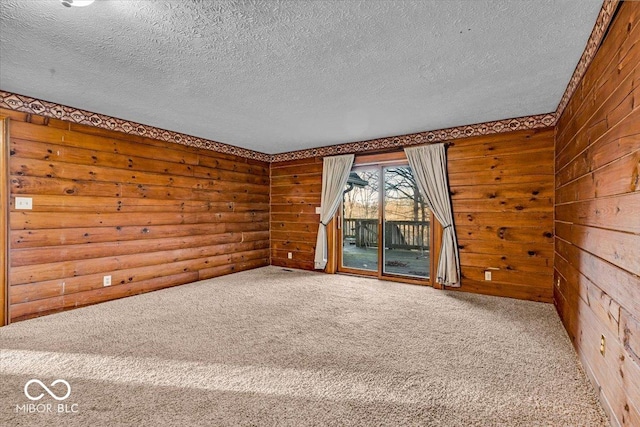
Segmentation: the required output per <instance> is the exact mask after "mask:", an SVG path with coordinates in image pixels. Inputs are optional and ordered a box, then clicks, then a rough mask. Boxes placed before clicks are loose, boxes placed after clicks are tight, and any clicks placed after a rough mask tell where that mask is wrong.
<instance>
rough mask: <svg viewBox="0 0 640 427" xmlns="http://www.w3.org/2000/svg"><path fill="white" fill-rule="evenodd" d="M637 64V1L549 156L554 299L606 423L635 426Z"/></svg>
mask: <svg viewBox="0 0 640 427" xmlns="http://www.w3.org/2000/svg"><path fill="white" fill-rule="evenodd" d="M639 64H640V3H638V2H623V3H622V5H621V6H620V9H619V10H618V15H617V16H616V18H615V20H614V21H613V23H612V26H611V28H610V30H609V33H608V35H607V37H606V38H605V40H604V42H603V43H602V45H601V47H600V50H599V51H598V53H597V55H596V57H595V58H594V60H593V62H592V63H591V65H590V67H589V69H588V70H587V73H586V74H585V76H584V78H583V80H582V81H581V82H580V85H579V87H578V89H577V91H576V92H575V94H574V95H573V98H572V99H571V100H570V102H569V104H568V106H567V108H566V110H565V111H564V113H563V114H562V116H561V118H560V119H559V122H558V125H557V137H556V159H555V163H556V202H557V205H556V209H555V216H556V242H555V274H556V283H557V286H556V287H555V289H554V291H555V292H554V293H555V303H556V306H557V309H558V312H559V314H560V316H561V318H562V321H563V323H564V325H565V327H566V329H567V331H568V333H569V335H570V337H571V339H572V340H573V344H574V346H575V348H576V350H577V352H578V355H579V357H580V359H581V361H582V364H583V366H584V368H585V370H586V371H587V374H588V375H589V377H590V378H591V379H592V381H593V382H594V383H595V386H596V390H598V391H599V393H600V398H601V401H602V402H603V406H604V407H605V409H607V410H608V412H609V413H610V416H611V417H612V420H613V423H612V424H613V425H617V424H620V425H628V426H640V278H639V277H638V276H639V275H640V182H639V175H640V69H639V66H638V65H639ZM602 337H604V340H605V351H604V354H601V352H600V344H601V339H602Z"/></svg>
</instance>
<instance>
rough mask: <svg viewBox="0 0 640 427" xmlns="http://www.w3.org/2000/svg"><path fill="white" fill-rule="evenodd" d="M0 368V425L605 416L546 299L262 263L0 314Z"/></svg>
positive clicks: (576, 419)
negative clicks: (154, 288) (145, 290)
mask: <svg viewBox="0 0 640 427" xmlns="http://www.w3.org/2000/svg"><path fill="white" fill-rule="evenodd" d="M0 377H1V378H0V425H2V426H14V425H15V426H23V425H24V426H28V425H43V426H45V425H46V426H51V425H65V426H117V425H135V426H139V425H148V426H192V425H207V426H216V425H234V426H235V425H242V426H254V425H255V426H262V425H266V426H272V425H289V426H304V425H335V426H349V425H362V426H377V425H388V426H399V425H424V426H492V425H495V426H600V425H607V424H606V421H605V418H604V416H603V413H602V412H601V409H600V408H599V406H598V404H597V402H596V398H595V395H594V393H593V391H592V389H591V388H590V387H589V385H588V382H587V381H586V379H585V377H584V374H583V373H582V371H581V370H580V368H579V366H578V364H577V361H576V357H575V355H574V352H573V349H572V347H571V345H570V343H569V340H568V338H567V336H566V334H565V332H564V330H563V329H562V326H561V324H560V321H559V319H558V316H557V315H556V313H555V311H554V308H553V306H552V305H549V304H540V303H533V302H525V301H517V300H512V299H506V298H495V297H487V296H481V295H472V294H463V293H454V292H443V291H436V290H433V289H431V288H426V287H419V286H412V285H403V284H398V283H390V282H381V281H377V280H372V279H364V278H356V277H347V276H331V275H325V274H320V273H310V272H303V271H284V270H283V269H281V268H276V267H266V268H262V269H257V270H252V271H248V272H243V273H237V274H234V275H231V276H226V277H221V278H217V279H213V280H207V281H203V282H199V283H194V284H191V285H186V286H181V287H176V288H171V289H166V290H163V291H158V292H154V293H150V294H145V295H140V296H136V297H132V298H127V299H123V300H118V301H112V302H108V303H104V304H101V305H96V306H91V307H87V308H82V309H78V310H74V311H70V312H66V313H60V314H56V315H52V316H48V317H43V318H39V319H34V320H28V321H24V322H20V323H16V324H13V325H10V326H8V327H5V328H0ZM31 379H36V380H39V381H41V382H42V384H39V383H35V382H32V383H31V384H30V385H29V387H28V388H27V393H28V394H29V395H30V396H31V397H33V398H37V397H38V396H39V395H41V394H42V395H43V397H42V398H41V399H40V400H34V401H32V400H29V399H28V398H27V397H26V395H25V392H24V388H25V384H26V383H27V382H28V381H29V380H31ZM57 379H63V380H65V381H67V382H68V383H69V385H70V388H71V394H70V395H69V397H68V398H66V399H65V400H60V401H58V400H56V399H54V397H53V396H52V395H54V396H56V397H58V398H63V397H64V395H65V394H66V393H67V391H68V389H67V387H66V385H65V384H64V383H61V382H58V383H56V384H55V385H53V386H52V383H53V382H54V381H55V380H57ZM43 385H44V386H45V387H47V389H49V390H50V391H51V394H50V393H49V392H48V391H47V390H46V389H45V388H44V387H43ZM28 404H32V405H34V406H33V407H31V408H34V409H35V410H36V411H37V410H40V411H43V412H42V413H37V412H36V413H29V408H30V407H29V406H27V405H28ZM35 405H39V406H35ZM47 405H49V407H47ZM58 405H62V406H58ZM74 405H75V406H74ZM47 408H49V409H50V412H48V409H47Z"/></svg>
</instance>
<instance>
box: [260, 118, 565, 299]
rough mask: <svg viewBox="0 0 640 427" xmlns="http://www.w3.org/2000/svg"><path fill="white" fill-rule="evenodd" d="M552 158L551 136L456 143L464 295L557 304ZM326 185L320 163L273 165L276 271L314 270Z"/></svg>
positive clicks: (527, 134) (454, 182)
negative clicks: (489, 276) (488, 275)
mask: <svg viewBox="0 0 640 427" xmlns="http://www.w3.org/2000/svg"><path fill="white" fill-rule="evenodd" d="M553 154H554V131H553V129H545V130H537V131H518V132H511V133H504V134H497V135H489V136H482V137H475V138H466V139H459V140H455V141H453V145H452V146H451V147H450V148H449V150H448V159H449V164H448V167H449V174H450V183H451V191H452V193H453V196H452V198H453V210H454V215H455V221H456V229H457V231H458V238H459V240H460V244H461V263H462V274H463V276H464V277H463V281H462V288H460V290H462V291H469V292H478V293H484V294H491V295H501V296H509V297H514V298H522V299H530V300H536V301H546V302H551V301H552V299H553V282H552V279H553V176H554V169H553ZM532 159H534V160H535V161H534V162H532ZM321 177H322V159H321V158H311V159H305V160H295V161H290V162H281V163H272V164H271V260H272V264H274V265H280V266H284V267H296V268H304V269H309V270H311V269H313V253H314V247H315V242H316V233H317V228H318V220H319V215H316V214H315V207H316V206H319V205H320V191H321V186H322V179H321ZM288 252H291V253H292V255H293V259H288V258H287V254H288ZM489 267H492V268H499V270H497V271H493V281H491V282H487V281H484V271H485V269H487V268H489Z"/></svg>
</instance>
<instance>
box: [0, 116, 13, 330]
mask: <svg viewBox="0 0 640 427" xmlns="http://www.w3.org/2000/svg"><path fill="white" fill-rule="evenodd" d="M0 189H1V190H2V191H1V192H0V194H2V196H1V197H0V207H2V213H1V214H0V246H2V250H1V251H0V267H1V268H0V271H2V275H1V276H0V326H4V325H7V324H8V323H9V306H8V300H9V201H10V197H11V196H10V191H9V118H8V117H3V116H0Z"/></svg>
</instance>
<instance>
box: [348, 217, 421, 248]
mask: <svg viewBox="0 0 640 427" xmlns="http://www.w3.org/2000/svg"><path fill="white" fill-rule="evenodd" d="M430 225H431V224H430V222H429V221H385V232H384V236H385V239H384V240H385V243H384V245H385V248H388V249H424V250H428V249H429V243H430V242H431V234H430V233H431V227H430ZM342 226H343V236H344V238H345V239H353V241H354V242H355V245H356V246H357V247H376V246H378V220H377V219H361V218H345V219H344V222H343V225H342Z"/></svg>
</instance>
